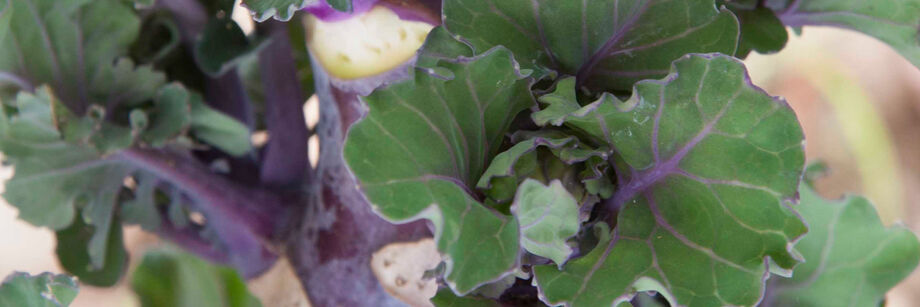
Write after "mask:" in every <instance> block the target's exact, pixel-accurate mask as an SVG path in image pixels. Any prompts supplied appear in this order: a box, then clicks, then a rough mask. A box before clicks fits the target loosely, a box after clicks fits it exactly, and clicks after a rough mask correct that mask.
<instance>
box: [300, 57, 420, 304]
mask: <svg viewBox="0 0 920 307" xmlns="http://www.w3.org/2000/svg"><path fill="white" fill-rule="evenodd" d="M313 67H314V70H313V71H314V75H315V78H316V91H317V95H318V96H319V99H320V113H321V114H320V123H319V126H318V128H317V131H316V133H317V135H319V137H320V144H321V145H322V146H321V147H320V149H321V152H320V159H319V164H318V165H317V169H316V171H315V173H314V176H315V177H312V178H309V180H308V181H309V184H308V185H307V192H308V193H310V195H311V198H310V203H309V206H307V207H305V208H304V209H305V210H304V212H302V217H303V224H302V226H301V228H300V229H299V230H298V232H296V233H293V234H292V235H291V236H290V239H289V241H288V258H289V259H290V260H291V263H292V264H293V265H294V268H295V270H296V271H297V276H298V277H299V278H300V281H301V284H302V286H303V288H304V290H305V291H306V292H307V296H308V297H309V298H310V300H311V304H312V305H313V306H317V307H325V306H358V307H360V306H404V305H405V304H404V303H402V302H400V301H398V300H396V299H395V298H393V297H391V296H390V295H389V294H387V293H386V291H385V290H384V289H383V287H381V286H380V283H379V282H378V281H377V278H376V277H375V275H374V273H373V272H372V271H371V267H370V259H371V255H373V253H374V252H376V251H377V250H379V249H380V248H381V247H383V246H384V245H386V244H388V243H392V242H397V241H410V240H417V239H419V238H422V237H430V236H431V232H430V230H429V229H428V226H427V224H426V223H425V222H413V223H409V224H403V225H393V224H390V223H389V222H387V221H385V220H383V219H382V218H380V217H379V216H377V214H376V213H374V212H373V211H372V210H371V206H370V205H369V204H368V203H367V200H366V199H365V198H364V195H363V194H362V193H361V191H360V190H358V188H357V184H356V182H355V178H354V175H352V174H351V172H350V171H349V170H348V167H347V166H346V165H345V161H344V159H343V157H342V149H343V147H342V145H343V143H344V139H345V131H347V129H348V127H350V126H351V124H352V123H354V122H355V121H356V120H357V119H358V118H360V117H361V116H362V114H363V112H364V110H365V108H364V106H363V105H362V103H361V102H360V101H359V100H358V98H357V95H356V94H354V93H351V92H342V91H339V90H338V89H336V88H334V87H333V86H332V85H331V83H330V80H329V78H328V76H327V75H326V74H325V72H323V71H322V68H320V67H319V65H316V64H315V62H314V65H313Z"/></svg>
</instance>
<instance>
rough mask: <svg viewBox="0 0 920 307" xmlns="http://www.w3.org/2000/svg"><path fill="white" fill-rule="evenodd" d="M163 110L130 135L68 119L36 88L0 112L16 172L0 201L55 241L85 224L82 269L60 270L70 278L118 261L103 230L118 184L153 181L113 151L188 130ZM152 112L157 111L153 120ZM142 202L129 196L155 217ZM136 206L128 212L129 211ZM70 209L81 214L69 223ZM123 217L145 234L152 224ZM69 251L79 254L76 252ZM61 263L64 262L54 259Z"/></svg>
mask: <svg viewBox="0 0 920 307" xmlns="http://www.w3.org/2000/svg"><path fill="white" fill-rule="evenodd" d="M174 91H184V89H182V88H181V86H178V85H174V86H168V87H165V88H164V89H163V90H162V91H161V95H159V98H158V101H159V103H158V104H159V105H163V104H167V102H164V101H168V100H170V99H171V98H167V97H170V93H172V92H174ZM173 107H174V108H176V109H183V108H184V109H185V110H186V112H189V111H188V110H189V106H188V105H187V104H186V105H184V106H182V105H181V104H179V105H174V106H173ZM168 110H169V109H168V108H165V107H164V108H163V109H153V110H152V111H151V112H150V114H151V115H150V117H149V125H148V127H150V128H157V129H153V130H142V129H141V130H138V129H140V128H138V129H135V130H132V129H127V128H122V127H117V126H114V125H112V124H109V123H106V122H100V121H99V120H98V119H94V118H92V117H84V118H79V117H75V116H74V115H73V114H72V113H70V112H69V111H68V110H67V108H66V107H64V106H63V105H62V104H61V103H60V102H59V101H58V100H57V99H56V98H55V97H54V96H53V94H52V93H51V90H50V89H49V88H47V87H41V88H39V89H37V90H36V93H35V94H30V93H27V92H20V94H19V95H18V97H17V99H16V100H15V101H13V102H12V104H10V105H9V106H8V107H7V108H4V109H2V112H3V114H2V116H0V150H2V151H3V154H4V159H5V161H6V162H8V163H11V164H12V165H13V166H14V167H15V170H16V171H15V174H14V175H13V178H11V179H10V180H9V181H8V182H7V184H6V192H4V194H3V197H4V198H5V199H6V200H7V202H9V203H10V204H11V205H13V206H15V207H17V208H18V209H19V217H20V218H21V219H23V220H25V221H27V222H29V223H32V224H34V225H37V226H47V227H49V228H51V229H54V230H59V231H62V232H61V233H59V235H72V236H78V235H79V236H82V235H83V234H84V233H83V232H84V231H87V230H85V229H82V227H80V226H79V225H80V224H82V223H84V222H85V223H86V224H87V225H89V226H92V228H93V229H94V231H93V235H92V238H89V239H88V247H86V249H87V250H86V253H87V254H88V257H89V259H90V261H89V264H90V267H88V268H78V267H77V266H78V265H77V264H74V265H68V264H67V263H65V265H64V266H65V268H68V269H70V268H75V271H74V272H75V273H76V274H77V275H79V276H80V277H84V276H86V275H85V274H82V272H84V269H85V272H88V271H98V270H103V271H108V268H111V267H112V266H118V263H119V262H122V261H123V259H121V256H117V257H116V259H115V260H114V261H115V262H114V263H108V262H107V259H108V256H109V255H120V254H119V253H116V252H113V251H117V249H116V248H122V247H121V246H120V245H121V240H120V239H114V237H117V236H118V234H112V233H110V229H113V227H114V228H119V227H120V226H118V224H117V221H115V220H114V219H115V217H114V214H115V209H116V207H117V206H118V204H119V203H121V202H123V201H125V199H124V197H122V196H121V195H120V194H121V192H122V189H123V186H124V181H125V178H128V177H134V179H135V181H137V182H138V185H139V186H140V187H145V189H147V188H150V186H151V185H154V186H155V185H157V184H159V181H158V180H157V178H156V177H154V176H149V175H145V173H144V172H142V171H140V170H139V169H137V168H136V167H135V166H133V165H132V164H130V163H129V162H127V161H125V160H124V159H122V158H121V156H119V155H118V154H117V152H119V151H121V150H123V149H125V147H126V146H129V145H131V144H132V141H133V140H136V139H137V138H142V139H144V138H145V139H147V140H148V141H149V142H150V143H152V144H165V143H166V141H167V140H166V139H165V138H166V137H173V136H174V134H173V133H160V132H162V131H180V130H183V129H186V128H182V127H183V126H185V127H187V126H188V125H190V123H187V122H183V121H182V120H181V117H173V116H174V114H172V113H171V112H169V111H168ZM160 111H164V112H165V113H163V114H160V113H159V112H160ZM164 116H168V117H169V118H164ZM186 117H188V116H186ZM169 125H175V127H169ZM159 128H162V129H159ZM124 140H127V141H124ZM148 181H151V182H148ZM140 192H141V191H139V193H140ZM141 194H143V193H141ZM139 196H141V195H139ZM143 199H144V198H143V197H140V198H137V199H135V200H134V202H133V203H135V204H136V205H137V206H141V207H149V208H148V210H153V211H147V212H148V213H149V212H155V209H152V208H153V206H154V203H153V201H152V200H147V201H142V200H143ZM137 206H134V207H130V208H132V209H134V210H137V209H136V207H137ZM77 209H80V210H81V211H82V214H81V215H80V216H79V217H76V221H75V215H76V212H77ZM128 210H129V211H130V210H131V209H128ZM124 218H126V222H130V223H141V224H143V225H145V226H147V228H148V229H150V228H149V227H155V226H154V225H156V226H158V225H159V221H158V220H156V221H153V222H150V219H155V218H156V217H155V216H149V215H137V214H135V215H126V216H124ZM137 219H140V220H137ZM73 223H76V224H73ZM72 224H73V225H75V226H71V225H72ZM68 227H76V228H71V229H67V228H68ZM65 229H67V230H65ZM81 229H82V230H81ZM154 229H155V228H154ZM151 230H152V229H151ZM75 232H79V234H77V233H75ZM111 244H116V245H118V246H111ZM73 252H74V253H77V254H79V253H82V252H81V251H79V250H75V251H73ZM60 253H61V252H59V254H60ZM62 261H70V260H66V259H63V258H62ZM74 261H78V262H82V260H74ZM100 274H103V273H100ZM100 278H101V277H100ZM103 279H104V278H103ZM100 283H105V282H102V281H100Z"/></svg>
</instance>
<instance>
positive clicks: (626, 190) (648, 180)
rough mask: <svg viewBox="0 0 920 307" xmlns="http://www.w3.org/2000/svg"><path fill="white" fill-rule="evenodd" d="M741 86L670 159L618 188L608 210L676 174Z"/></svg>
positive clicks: (726, 108)
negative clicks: (684, 159) (682, 162)
mask: <svg viewBox="0 0 920 307" xmlns="http://www.w3.org/2000/svg"><path fill="white" fill-rule="evenodd" d="M743 86H744V85H743V84H742V85H741V87H739V88H738V90H737V91H736V92H735V94H734V95H733V96H732V98H731V99H729V101H728V102H727V103H725V105H724V106H722V109H721V110H719V113H718V114H716V116H715V117H714V118H713V119H712V120H711V121H709V122H708V123H706V125H705V126H703V129H702V130H701V131H700V132H699V133H698V134H697V135H696V136H694V137H693V139H691V140H690V141H689V142H687V144H685V145H684V146H683V147H681V149H680V150H678V151H677V152H676V153H675V154H674V155H673V156H671V158H669V159H668V160H667V161H664V162H659V163H655V166H654V167H652V168H651V169H648V170H645V171H642V172H640V173H639V174H638V175H636V176H633V177H632V180H631V181H630V182H629V183H627V184H626V185H625V186H623V187H622V188H620V189H619V190H618V191H617V192H616V193H615V194H614V195H613V201H612V202H610V203H609V205H610V206H614V207H613V208H609V209H614V208H618V207H619V206H621V205H622V204H624V203H626V201H628V200H630V199H632V198H633V197H635V196H636V195H637V194H639V193H640V192H642V191H644V190H645V189H647V188H649V187H650V186H651V185H652V184H655V183H656V182H658V181H659V180H661V179H662V178H664V177H665V176H667V175H670V174H672V173H674V172H677V171H678V167H677V166H678V165H679V164H680V161H681V160H682V159H683V158H684V157H685V156H687V154H688V153H689V152H690V150H692V149H693V148H694V147H696V145H697V144H699V143H700V142H701V141H702V140H703V139H704V138H706V136H708V135H709V134H710V132H711V131H712V129H713V128H714V127H715V125H716V123H718V122H719V120H720V119H722V116H724V115H725V112H726V111H727V110H728V108H729V106H731V105H732V103H733V102H734V101H735V99H736V98H737V97H738V95H740V94H741V90H742V89H743V88H744V87H743ZM655 127H658V124H657V123H656V124H655ZM652 134H653V136H654V135H656V134H657V132H654V131H653V132H652ZM653 146H654V143H653ZM654 154H655V156H656V157H657V156H658V153H657V152H655V153H654ZM656 160H657V159H656Z"/></svg>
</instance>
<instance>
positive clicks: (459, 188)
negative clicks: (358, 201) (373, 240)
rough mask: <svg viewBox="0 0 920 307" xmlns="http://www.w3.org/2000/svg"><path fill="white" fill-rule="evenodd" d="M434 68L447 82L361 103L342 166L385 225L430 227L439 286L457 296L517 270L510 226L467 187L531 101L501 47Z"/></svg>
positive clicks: (424, 77)
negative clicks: (442, 275)
mask: <svg viewBox="0 0 920 307" xmlns="http://www.w3.org/2000/svg"><path fill="white" fill-rule="evenodd" d="M441 66H442V67H444V68H445V69H447V70H449V71H450V72H451V73H452V75H453V76H454V78H453V79H450V80H442V79H439V78H437V77H435V76H432V75H428V74H426V73H424V72H423V71H419V72H417V73H416V74H415V75H414V77H413V79H412V80H409V81H405V82H400V83H396V84H393V85H391V86H389V87H387V88H384V89H381V90H378V91H376V92H374V93H373V94H371V95H370V96H368V97H367V98H365V101H366V102H367V103H368V106H369V107H370V113H368V115H367V117H366V118H365V119H363V120H362V121H360V122H358V123H356V124H355V125H354V126H353V127H352V128H351V130H350V131H349V134H348V138H347V139H346V144H345V160H346V161H347V162H348V165H349V167H350V168H351V170H352V171H353V172H354V173H355V176H356V177H357V178H358V181H359V183H360V185H361V188H362V189H363V190H364V193H365V194H366V195H367V197H368V200H370V202H371V203H372V204H373V206H374V208H375V210H376V211H377V212H379V213H380V214H381V215H382V216H384V217H385V218H386V219H388V220H391V221H394V222H400V223H402V222H408V221H411V220H415V219H418V218H427V219H430V220H431V221H432V222H433V223H434V224H435V236H436V238H437V241H438V250H440V251H441V252H443V253H444V254H446V256H447V258H448V266H447V271H446V272H447V277H446V280H447V282H448V283H449V284H451V287H452V288H453V289H454V290H455V291H456V292H458V293H461V294H463V293H467V292H469V291H471V290H473V289H474V288H476V287H477V286H479V285H480V284H482V283H484V282H488V281H492V280H495V279H498V278H500V277H502V276H504V275H505V274H507V272H508V271H510V270H511V269H512V268H513V265H514V264H515V263H516V262H517V256H518V229H517V227H518V226H517V222H516V221H515V220H514V219H511V218H508V217H505V216H502V215H499V214H496V213H495V212H491V211H490V210H489V209H487V208H486V207H483V206H482V204H481V203H480V201H479V200H477V198H476V197H478V196H477V195H476V194H474V192H473V190H472V188H471V187H473V185H474V183H475V182H476V180H477V179H478V178H479V176H480V175H482V172H483V170H484V169H485V167H486V165H487V164H488V162H489V161H490V160H491V159H492V157H494V156H495V154H496V153H497V152H498V150H499V146H500V145H501V141H502V136H503V135H504V133H505V131H506V130H507V129H508V126H509V125H510V123H511V120H512V118H513V117H514V116H515V115H516V114H517V113H519V112H520V111H522V110H523V109H524V108H526V107H527V106H528V105H530V104H531V103H532V97H531V96H530V93H529V91H528V87H529V86H530V81H529V80H528V79H527V78H525V77H523V76H521V75H520V74H519V72H518V71H517V70H516V69H515V63H514V61H513V59H512V58H511V53H510V52H509V51H508V50H507V49H504V48H495V49H493V50H491V51H489V52H486V53H483V54H482V55H479V56H477V57H474V58H459V59H457V60H456V61H454V62H448V61H444V62H442V64H441Z"/></svg>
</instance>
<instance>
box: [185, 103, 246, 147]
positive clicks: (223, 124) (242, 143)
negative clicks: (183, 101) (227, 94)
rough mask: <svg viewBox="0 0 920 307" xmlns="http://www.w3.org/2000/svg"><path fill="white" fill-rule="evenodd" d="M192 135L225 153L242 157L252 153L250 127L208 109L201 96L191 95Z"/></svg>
mask: <svg viewBox="0 0 920 307" xmlns="http://www.w3.org/2000/svg"><path fill="white" fill-rule="evenodd" d="M189 95H190V96H189V104H190V106H191V127H190V128H191V130H192V134H193V135H194V136H195V137H197V138H199V139H201V140H203V141H205V142H206V143H208V144H211V145H214V147H217V148H220V150H223V151H224V152H226V153H228V154H231V155H234V156H242V155H245V154H247V153H249V152H251V151H252V142H251V138H250V135H251V133H250V131H249V127H247V126H246V125H245V124H243V123H242V122H240V121H238V120H236V119H235V118H233V117H230V116H229V115H226V114H224V113H222V112H220V111H217V110H214V109H212V108H210V107H208V106H207V105H206V104H205V103H204V101H202V99H201V96H200V95H198V94H195V93H190V94H189Z"/></svg>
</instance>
